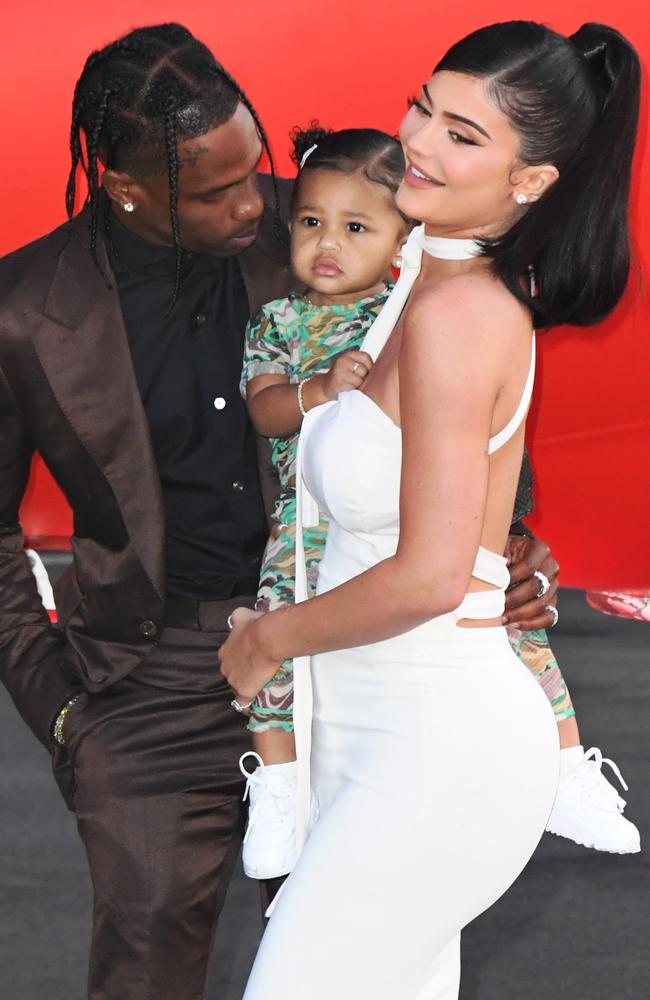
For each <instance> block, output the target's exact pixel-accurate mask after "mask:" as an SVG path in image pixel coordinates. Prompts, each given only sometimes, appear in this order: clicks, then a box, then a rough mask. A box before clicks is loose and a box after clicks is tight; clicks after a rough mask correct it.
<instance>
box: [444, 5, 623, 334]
mask: <svg viewBox="0 0 650 1000" xmlns="http://www.w3.org/2000/svg"><path fill="white" fill-rule="evenodd" d="M440 69H451V70H456V71H457V72H466V73H471V74H472V75H475V76H480V77H485V78H486V87H487V91H488V93H489V94H490V96H491V97H492V99H493V100H494V101H495V103H496V104H497V106H498V107H499V108H500V109H501V110H502V111H503V112H504V114H506V115H507V117H508V118H509V120H510V122H511V124H512V125H513V127H514V128H515V129H516V131H517V132H518V133H519V135H520V136H521V152H520V158H521V160H522V162H523V163H525V164H527V165H541V164H544V163H551V164H553V165H554V166H556V167H557V169H558V171H559V178H558V179H557V180H556V181H555V183H553V184H552V185H551V186H550V187H549V188H548V189H547V191H546V192H545V193H544V194H543V195H542V197H541V198H540V199H539V200H538V201H537V202H534V203H532V204H530V205H529V207H528V208H527V209H526V210H525V212H524V214H523V215H522V216H521V217H520V218H519V219H518V221H517V222H516V223H515V224H514V225H513V226H512V227H511V228H510V229H509V230H508V232H507V233H506V234H505V235H504V236H502V237H500V238H499V239H497V240H490V241H486V243H485V253H486V255H487V256H489V257H491V258H492V260H493V262H494V269H495V271H496V273H497V274H498V275H499V277H500V278H501V279H502V280H503V281H504V283H505V284H506V285H507V286H508V288H510V290H511V291H512V292H513V294H514V295H516V296H517V297H518V298H520V299H521V300H523V301H525V302H527V304H528V305H529V306H530V307H531V308H532V309H533V311H534V313H535V320H536V323H537V324H538V325H539V326H546V327H550V326H556V325H558V324H560V323H572V324H576V325H578V326H587V325H589V324H591V323H597V322H598V321H599V320H601V319H603V317H605V316H606V315H607V314H608V313H609V312H611V310H612V309H613V308H614V306H615V305H616V304H617V302H618V301H619V299H620V298H621V296H622V294H623V291H624V289H625V285H626V283H627V278H628V274H629V267H630V249H629V225H628V203H629V194H630V180H631V168H632V156H633V152H634V145H635V141H636V133H637V126H638V117H639V92H640V79H641V71H640V64H639V58H638V56H637V53H636V51H635V50H634V48H633V47H632V46H631V45H630V43H629V42H628V41H627V40H626V39H625V38H624V37H623V36H622V35H621V34H620V33H619V32H618V31H616V30H615V29H614V28H610V27H607V26H606V25H602V24H585V25H583V26H582V27H581V28H580V29H579V30H578V31H577V32H576V33H575V34H574V35H572V36H571V37H570V38H566V37H564V36H562V35H559V34H557V33H556V32H554V31H551V30H550V29H549V28H546V27H545V26H543V25H541V24H536V23H534V22H529V21H511V22H508V23H506V24H496V25H491V26H490V27H488V28H482V29H479V31H477V32H474V33H473V34H472V35H469V36H468V38H466V39H463V41H461V42H459V43H458V44H457V45H456V46H454V47H453V48H452V49H451V50H450V52H449V53H447V55H446V56H445V57H444V59H442V60H441V62H440V63H439V64H438V66H437V67H436V70H440ZM530 265H532V266H533V268H534V271H535V278H536V284H537V290H538V292H537V297H536V298H535V299H534V300H531V299H530V298H529V296H528V293H527V291H526V287H525V284H524V282H522V275H525V273H526V270H527V268H528V267H529V266H530Z"/></svg>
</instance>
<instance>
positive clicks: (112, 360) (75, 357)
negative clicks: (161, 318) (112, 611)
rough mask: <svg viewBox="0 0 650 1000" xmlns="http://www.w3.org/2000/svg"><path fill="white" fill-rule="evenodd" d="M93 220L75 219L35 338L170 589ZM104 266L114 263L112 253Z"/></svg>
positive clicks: (124, 351) (69, 413) (147, 560)
mask: <svg viewBox="0 0 650 1000" xmlns="http://www.w3.org/2000/svg"><path fill="white" fill-rule="evenodd" d="M86 222H87V218H86V213H85V212H84V213H82V215H81V216H80V217H78V218H77V219H76V220H75V221H74V223H73V225H72V229H71V236H70V238H69V241H68V243H67V245H66V246H65V248H64V250H63V251H62V253H61V254H60V256H59V261H58V265H57V269H56V273H55V275H54V279H53V281H52V284H51V287H50V290H49V293H48V295H47V299H46V301H45V305H44V308H43V313H42V315H41V316H39V317H37V318H36V319H37V322H36V323H35V325H34V329H35V333H34V345H35V349H36V351H37V353H38V356H39V359H40V362H41V364H42V366H43V369H44V371H45V373H46V375H47V377H48V379H49V382H50V385H51V387H52V390H53V392H54V394H55V395H56V397H57V400H58V402H59V405H60V406H61V409H62V410H63V412H64V414H65V416H66V417H67V419H68V421H69V423H70V424H71V426H72V427H73V429H74V431H75V433H76V434H77V436H78V437H79V439H80V440H81V442H82V444H83V445H84V447H85V448H86V450H87V451H88V453H89V454H90V455H91V456H92V458H93V460H94V461H95V463H96V464H97V465H98V467H99V468H100V469H101V471H102V473H103V474H104V476H105V477H106V479H107V480H108V482H109V483H110V485H111V487H112V489H113V492H114V494H115V496H116V499H117V501H118V504H119V506H120V509H121V511H122V515H123V517H124V521H125V523H126V526H127V530H128V532H129V536H130V538H131V541H132V543H133V545H134V548H135V549H136V551H137V553H138V557H139V559H140V562H141V563H142V565H143V567H144V569H145V571H146V572H147V575H148V576H149V578H150V580H151V581H152V583H153V585H154V587H155V588H156V590H158V592H159V593H162V591H163V589H164V579H165V576H164V557H163V544H164V543H163V535H164V508H163V503H162V492H161V487H160V481H159V478H158V473H157V470H156V464H155V459H154V455H153V450H152V446H151V440H150V436H149V427H148V424H147V419H146V415H145V412H144V408H143V405H142V400H141V398H140V393H139V391H138V386H137V382H136V378H135V372H134V370H133V363H132V360H131V352H130V350H129V345H128V341H127V337H126V331H125V329H124V321H123V319H122V313H121V310H120V306H119V299H118V296H117V292H116V291H115V290H114V288H110V289H109V288H108V287H107V283H106V281H105V280H103V279H102V276H101V275H100V274H99V272H98V270H97V268H96V266H95V265H94V263H93V261H92V258H91V256H90V253H89V251H88V249H87V247H86V246H85V245H84V243H85V239H84V235H85V230H86ZM100 259H101V258H100ZM102 266H103V267H104V268H107V262H106V259H105V256H104V259H103V260H102ZM107 273H108V272H107Z"/></svg>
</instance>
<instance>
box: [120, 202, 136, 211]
mask: <svg viewBox="0 0 650 1000" xmlns="http://www.w3.org/2000/svg"><path fill="white" fill-rule="evenodd" d="M122 208H123V209H124V211H125V212H135V205H134V204H133V202H132V201H125V202H124V204H123V205H122Z"/></svg>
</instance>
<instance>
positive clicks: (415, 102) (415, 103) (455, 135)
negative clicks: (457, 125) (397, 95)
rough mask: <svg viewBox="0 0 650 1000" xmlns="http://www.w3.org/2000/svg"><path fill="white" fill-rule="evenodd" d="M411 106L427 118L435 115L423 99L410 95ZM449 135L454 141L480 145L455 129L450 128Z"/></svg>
mask: <svg viewBox="0 0 650 1000" xmlns="http://www.w3.org/2000/svg"><path fill="white" fill-rule="evenodd" d="M406 103H407V105H408V106H409V108H415V110H416V111H417V113H418V114H419V115H423V116H424V117H425V118H431V117H433V116H432V114H431V111H430V110H429V108H426V107H425V106H424V104H423V103H422V101H420V100H419V98H417V97H409V98H407V101H406ZM448 132H449V137H450V139H451V140H452V142H460V143H463V145H465V146H478V145H480V144H479V143H478V142H474V140H473V139H468V138H467V136H466V135H461V134H460V132H456V130H455V129H449V130H448Z"/></svg>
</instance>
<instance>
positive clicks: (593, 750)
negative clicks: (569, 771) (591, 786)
mask: <svg viewBox="0 0 650 1000" xmlns="http://www.w3.org/2000/svg"><path fill="white" fill-rule="evenodd" d="M587 761H589V762H590V763H593V764H594V766H595V768H596V770H597V771H598V777H599V778H601V779H602V780H601V781H599V782H598V787H599V789H600V790H601V792H603V794H605V795H606V796H607V798H609V799H611V800H613V801H615V802H616V806H617V808H618V809H619V811H620V812H623V808H624V806H625V804H626V803H625V799H623V798H621V796H620V795H619V794H618V792H617V791H616V789H615V788H614V787H613V786H612V785H610V783H609V782H608V780H607V778H606V777H605V775H604V774H603V773H602V769H603V764H608V765H609V767H611V769H612V771H613V772H614V774H615V775H616V777H617V778H618V780H619V781H620V783H621V786H622V787H623V788H624V789H625V791H626V792H627V791H628V786H627V784H626V782H625V779H624V778H623V775H622V774H621V772H620V770H619V768H618V766H617V765H616V764H615V763H614V761H613V760H610V758H609V757H603V755H602V753H601V751H600V750H599V749H598V747H590V748H589V750H587V751H586V752H585V756H584V760H583V762H582V763H583V764H585V763H586V762H587ZM579 766H580V765H579Z"/></svg>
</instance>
